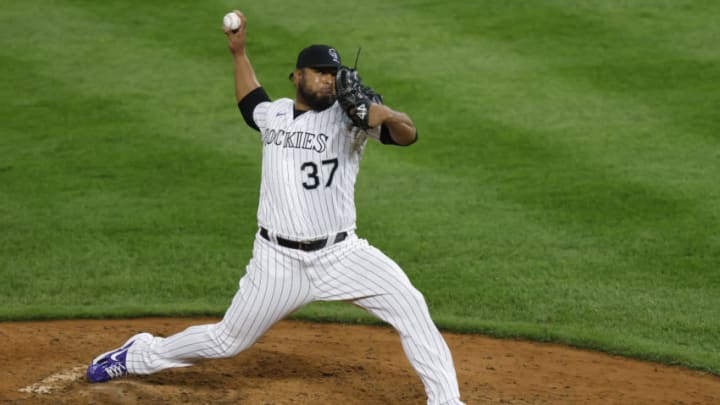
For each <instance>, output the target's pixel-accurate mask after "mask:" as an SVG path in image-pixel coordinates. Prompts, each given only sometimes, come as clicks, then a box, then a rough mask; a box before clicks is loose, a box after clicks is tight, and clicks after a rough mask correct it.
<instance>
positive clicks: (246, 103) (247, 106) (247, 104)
mask: <svg viewBox="0 0 720 405" xmlns="http://www.w3.org/2000/svg"><path fill="white" fill-rule="evenodd" d="M265 101H270V97H269V96H268V95H267V93H265V89H263V88H262V87H258V88H257V89H255V90H253V91H251V92H250V93H248V94H247V96H245V97H243V99H242V100H240V101H239V102H238V108H239V109H240V112H241V113H242V116H243V118H244V119H245V123H246V124H248V126H249V127H250V128H252V129H254V130H256V131H260V128H258V126H257V124H255V120H254V119H253V111H255V107H257V105H258V104H260V103H263V102H265Z"/></svg>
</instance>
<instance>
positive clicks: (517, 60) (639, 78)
mask: <svg viewBox="0 0 720 405" xmlns="http://www.w3.org/2000/svg"><path fill="white" fill-rule="evenodd" d="M233 7H234V4H232V3H229V2H225V3H222V2H219V3H218V4H214V5H211V6H208V5H205V6H200V5H197V4H195V3H193V2H188V1H178V2H174V3H173V6H172V7H167V5H166V4H160V3H158V4H145V3H143V2H130V3H128V2H121V1H109V2H102V3H97V2H90V1H38V2H33V3H32V5H27V4H21V3H20V2H11V3H10V4H8V5H6V6H5V7H4V9H3V13H2V15H0V23H1V24H2V25H1V27H2V28H0V29H1V30H2V32H3V35H2V36H0V63H1V65H2V69H3V74H2V75H0V85H1V86H0V95H2V99H3V100H4V103H3V109H2V110H1V111H0V114H1V115H0V122H2V123H1V124H0V230H2V232H1V233H0V276H1V277H2V279H3V281H5V282H4V283H2V285H0V308H1V309H0V317H1V318H2V319H28V318H50V317H98V316H139V315H148V314H170V315H185V314H220V313H222V311H223V310H224V309H225V308H226V306H227V304H228V302H229V300H230V297H231V296H232V294H233V293H234V291H235V287H236V282H237V280H238V278H239V277H240V276H241V274H242V273H243V269H244V266H245V264H246V262H247V260H248V259H249V257H250V253H251V250H250V249H251V244H252V234H253V232H254V231H255V229H256V224H255V210H256V206H257V189H258V184H259V158H260V145H259V144H258V142H257V140H256V139H257V138H256V135H255V133H253V132H252V131H250V130H248V129H247V128H246V127H244V124H243V122H242V119H241V117H240V115H239V113H238V112H237V110H236V109H235V107H234V106H233V94H232V76H231V62H230V57H229V55H228V52H227V50H226V45H225V42H224V38H223V37H222V35H221V33H220V31H219V26H220V19H221V17H222V15H223V14H224V13H225V12H226V11H227V10H229V9H231V8H233ZM318 10H322V13H321V14H318ZM244 11H245V12H246V14H247V15H248V18H249V22H248V24H249V27H250V28H249V29H250V39H249V41H250V44H249V52H250V56H251V58H252V60H253V63H254V65H255V68H256V71H257V73H258V76H259V79H260V81H261V82H262V83H263V85H264V86H265V87H266V89H267V90H268V92H269V93H270V94H271V96H273V97H276V98H277V97H282V96H288V95H291V94H292V89H291V87H290V84H289V83H288V82H287V79H286V77H287V73H288V72H289V71H290V70H291V69H292V67H293V63H294V58H295V56H296V54H297V51H298V50H299V49H301V48H302V47H303V46H305V45H307V44H309V43H317V42H329V43H332V44H333V45H334V46H336V47H337V48H338V49H339V50H340V52H341V54H343V55H344V56H345V61H346V62H347V63H351V59H352V58H353V57H354V53H355V50H356V47H357V46H358V45H362V46H363V53H362V55H361V59H360V69H361V72H362V73H363V77H364V78H365V79H366V80H367V82H368V83H369V84H370V85H372V86H373V87H375V88H377V89H378V90H380V92H382V93H383V94H384V95H385V98H386V101H387V102H388V104H390V105H392V106H395V107H397V108H398V109H401V110H404V111H407V112H408V113H409V114H410V115H411V116H412V117H413V118H414V120H415V122H416V124H417V126H418V128H419V130H420V142H419V143H418V144H416V145H414V146H412V147H411V148H410V149H406V150H403V149H400V148H390V147H383V146H380V145H370V146H369V148H368V150H367V153H366V155H365V161H364V162H363V167H362V170H361V175H360V178H359V181H358V193H357V197H358V201H357V204H358V209H359V223H358V225H359V231H360V233H361V235H363V236H365V237H367V238H368V239H369V240H370V241H371V242H372V243H374V244H375V245H376V246H378V247H379V248H381V249H383V250H384V251H385V252H386V253H387V254H388V255H389V256H391V257H393V258H394V259H396V261H398V262H399V263H400V264H401V265H402V266H403V268H404V269H405V270H406V271H407V273H408V274H409V276H410V277H411V279H412V280H413V282H414V283H415V284H416V285H417V286H418V288H420V289H421V290H422V291H423V292H424V293H425V295H426V297H427V299H428V302H429V304H430V306H431V310H432V313H433V316H434V318H435V319H436V321H437V322H438V324H439V325H441V326H442V327H444V328H447V329H453V330H460V331H468V332H483V333H488V334H493V335H497V336H509V337H530V338H533V339H539V340H553V341H562V342H566V343H570V344H574V345H578V346H582V347H591V348H597V349H602V350H606V351H610V352H614V353H622V354H628V355H633V356H637V357H642V358H650V359H655V360H662V361H665V362H670V363H680V364H685V365H690V366H693V367H697V368H701V369H705V370H709V371H712V372H715V373H718V372H720V353H719V352H718V346H717V342H718V341H719V340H720V316H719V315H720V313H719V311H718V308H720V298H719V297H720V273H719V272H718V268H717V267H718V263H720V236H718V230H719V229H720V209H719V207H720V187H718V180H717V179H718V178H720V152H718V150H719V149H718V143H719V140H720V135H719V134H720V131H719V129H720V122H719V121H720V118H719V117H720V116H718V114H717V110H718V106H720V96H719V95H718V93H717V91H716V89H717V88H718V84H720V70H718V69H717V66H718V62H719V59H720V51H719V50H718V48H717V41H716V39H717V38H718V34H719V31H720V28H718V27H717V24H716V21H717V17H718V16H720V5H718V4H716V3H714V2H709V1H672V2H670V1H633V2H628V1H620V0H614V1H606V2H602V4H598V3H597V2H590V1H573V2H571V1H550V0H547V1H538V2H520V1H514V2H492V1H476V2H462V1H450V2H426V1H402V2H393V3H391V4H387V3H383V2H372V1H371V2H370V3H369V4H368V5H367V6H363V7H359V6H358V7H356V8H348V6H347V5H346V3H344V2H331V3H329V4H328V3H327V2H319V1H308V2H305V3H303V7H302V8H296V9H293V11H292V12H288V6H287V5H286V4H285V3H283V2H281V1H267V2H263V3H262V4H259V3H258V4H250V3H249V4H248V5H247V6H246V7H244ZM41 13H42V15H44V16H45V17H44V20H43V21H45V22H46V23H45V24H46V25H43V27H42V29H28V26H27V24H28V21H36V20H37V15H40V14H41ZM329 15H332V16H336V17H337V18H332V19H328V18H326V17H323V16H329ZM348 31H350V32H351V34H348ZM297 316H299V317H304V318H315V319H321V320H345V321H349V320H358V321H362V322H368V321H370V320H369V318H368V317H366V316H364V315H363V314H362V313H360V312H359V311H358V310H356V309H354V308H353V307H350V306H347V305H339V304H327V305H326V304H322V305H319V304H318V305H311V306H309V307H308V308H306V309H305V310H303V311H301V312H300V313H299V314H298V315H297Z"/></svg>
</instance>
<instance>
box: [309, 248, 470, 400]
mask: <svg viewBox="0 0 720 405" xmlns="http://www.w3.org/2000/svg"><path fill="white" fill-rule="evenodd" d="M343 250H344V251H341V250H338V253H337V254H336V257H335V258H334V260H333V257H332V255H328V257H327V260H322V261H321V262H320V263H321V264H320V266H318V267H319V273H320V274H321V275H323V276H325V277H322V276H321V277H322V278H323V286H324V290H325V291H327V296H326V297H323V299H331V300H347V299H352V300H353V302H354V303H355V304H357V305H359V306H361V307H363V308H365V309H366V310H367V311H368V312H370V313H371V314H373V315H374V316H377V317H378V318H380V319H382V320H383V321H385V322H387V323H389V324H390V325H392V326H393V327H394V328H395V329H396V330H397V331H398V333H399V334H400V339H401V342H402V346H403V349H404V350H405V354H406V355H407V358H408V360H409V361H410V363H411V364H412V366H413V368H415V371H416V372H417V373H418V375H419V376H420V379H421V380H422V382H423V384H424V385H425V392H426V394H427V396H428V404H432V405H436V404H462V402H461V401H460V391H459V388H458V382H457V376H456V374H455V366H454V364H453V360H452V356H451V354H450V350H449V348H448V346H447V344H446V342H445V339H443V337H442V335H441V334H440V332H439V331H438V329H437V327H436V326H435V324H434V323H433V321H432V318H431V317H430V312H429V310H428V307H427V304H426V302H425V298H424V297H423V295H422V294H421V293H420V292H419V291H418V290H417V289H416V288H415V287H413V285H412V284H411V283H410V280H409V279H408V277H407V276H406V275H405V273H404V272H403V271H402V269H401V268H400V267H399V266H398V265H397V264H396V263H395V262H394V261H393V260H392V259H390V258H389V257H387V256H386V255H385V254H384V253H382V252H381V251H380V250H378V249H376V248H375V247H373V246H370V245H369V244H368V243H367V242H366V241H364V240H362V239H355V240H351V241H349V243H348V245H346V246H345V247H344V249H343ZM323 264H324V266H323ZM350 290H352V291H350ZM353 295H354V296H353ZM358 297H362V298H358Z"/></svg>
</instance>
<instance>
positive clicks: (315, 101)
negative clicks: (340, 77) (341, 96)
mask: <svg viewBox="0 0 720 405" xmlns="http://www.w3.org/2000/svg"><path fill="white" fill-rule="evenodd" d="M299 92H300V97H302V99H303V101H304V102H305V104H307V105H308V106H309V107H310V108H311V109H312V110H314V111H324V110H327V109H328V108H330V106H331V105H333V104H334V103H335V100H337V97H336V96H335V94H328V95H325V96H323V95H320V94H318V93H311V92H309V91H307V89H306V88H305V80H300V86H299Z"/></svg>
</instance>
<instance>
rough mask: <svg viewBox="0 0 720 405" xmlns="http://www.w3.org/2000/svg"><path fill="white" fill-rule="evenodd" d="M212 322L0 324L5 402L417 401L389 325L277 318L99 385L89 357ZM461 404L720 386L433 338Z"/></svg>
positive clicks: (493, 342) (712, 395)
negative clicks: (226, 344) (204, 352)
mask: <svg viewBox="0 0 720 405" xmlns="http://www.w3.org/2000/svg"><path fill="white" fill-rule="evenodd" d="M216 321H217V319H215V318H191V319H180V318H145V319H130V320H92V321H87V320H71V321H51V322H6V323H0V338H2V345H1V346H0V403H3V404H239V403H240V404H344V405H348V404H424V403H425V394H424V392H423V387H422V384H421V383H420V380H419V378H418V377H417V375H416V374H415V372H414V371H413V369H412V368H411V367H410V364H409V363H408V361H407V360H406V358H405V355H404V353H403V351H402V348H401V345H400V341H399V338H398V336H397V334H396V332H395V331H394V330H392V329H390V328H383V327H371V326H355V325H339V324H317V323H307V322H299V321H283V322H280V323H279V324H277V325H275V326H274V327H273V328H272V329H270V331H269V332H268V333H267V334H266V335H265V336H263V337H262V338H261V339H260V340H259V341H258V342H257V343H256V344H255V345H254V346H253V347H251V348H250V349H248V350H246V351H245V352H243V353H241V354H240V355H238V356H236V357H234V358H231V359H224V360H213V361H206V362H203V363H199V364H196V365H195V366H193V367H188V368H183V369H174V370H168V371H163V372H161V373H158V374H155V375H151V376H131V377H126V378H122V379H117V380H113V381H111V382H108V383H103V384H90V383H88V382H86V380H85V378H84V373H85V368H86V366H87V364H88V363H89V362H90V360H91V359H92V358H93V357H94V356H96V355H98V354H100V353H102V352H104V351H107V350H110V349H113V348H115V347H116V346H118V345H120V344H122V343H123V342H124V341H125V340H126V339H127V338H128V337H130V336H131V335H133V334H135V333H137V332H140V331H148V332H151V333H153V334H157V335H169V334H172V333H175V332H178V331H180V330H182V329H184V328H186V327H188V326H191V325H196V324H201V323H212V322H216ZM443 335H444V336H445V338H446V340H447V342H448V345H449V346H450V349H451V350H452V352H453V357H454V359H455V365H456V369H457V373H458V379H459V382H460V390H461V393H462V396H463V399H464V400H465V401H466V402H467V403H468V404H488V403H490V404H492V403H500V404H717V403H720V377H717V376H713V375H709V374H705V373H700V372H696V371H691V370H687V369H684V368H680V367H670V366H665V365H659V364H654V363H649V362H640V361H635V360H630V359H626V358H622V357H615V356H608V355H605V354H602V353H595V352H587V351H581V350H576V349H572V348H568V347H565V346H560V345H552V344H541V343H532V342H523V341H511V340H498V339H491V338H487V337H483V336H478V335H460V334H452V333H444V334H443Z"/></svg>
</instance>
